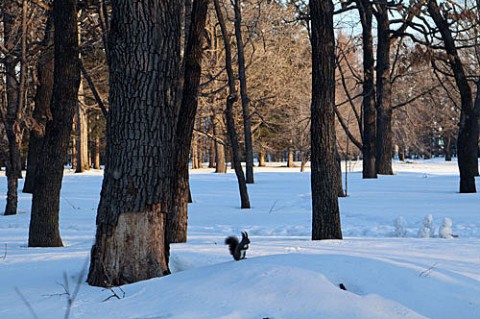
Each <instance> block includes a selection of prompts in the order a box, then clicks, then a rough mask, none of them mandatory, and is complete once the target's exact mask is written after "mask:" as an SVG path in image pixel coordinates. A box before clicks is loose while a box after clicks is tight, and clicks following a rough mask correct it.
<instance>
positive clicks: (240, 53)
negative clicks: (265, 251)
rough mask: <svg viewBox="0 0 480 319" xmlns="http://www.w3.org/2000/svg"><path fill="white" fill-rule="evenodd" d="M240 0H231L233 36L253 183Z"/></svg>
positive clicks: (248, 170)
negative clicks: (235, 43)
mask: <svg viewBox="0 0 480 319" xmlns="http://www.w3.org/2000/svg"><path fill="white" fill-rule="evenodd" d="M240 1H241V0H233V1H232V3H233V8H234V11H235V20H234V21H233V22H234V25H235V38H236V42H237V58H238V80H239V82H240V98H241V101H242V114H243V130H244V134H245V158H246V159H245V164H246V175H247V180H246V181H247V184H253V183H254V178H253V141H252V139H253V138H252V128H251V123H250V122H251V121H250V105H249V104H250V99H249V97H248V94H247V74H246V67H245V53H244V45H243V39H242V9H241V3H240Z"/></svg>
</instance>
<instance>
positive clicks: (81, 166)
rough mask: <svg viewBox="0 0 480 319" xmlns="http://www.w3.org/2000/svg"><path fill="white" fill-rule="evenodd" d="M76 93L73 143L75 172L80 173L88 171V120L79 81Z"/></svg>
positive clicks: (81, 86)
mask: <svg viewBox="0 0 480 319" xmlns="http://www.w3.org/2000/svg"><path fill="white" fill-rule="evenodd" d="M78 93H79V95H78V102H77V104H76V107H75V130H76V132H75V139H76V142H75V145H76V153H77V165H76V167H75V173H82V172H84V171H88V170H89V169H90V166H89V165H88V120H87V111H86V109H85V107H84V100H85V99H84V92H83V85H82V82H81V81H80V88H79V91H78Z"/></svg>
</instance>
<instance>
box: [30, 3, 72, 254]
mask: <svg viewBox="0 0 480 319" xmlns="http://www.w3.org/2000/svg"><path fill="white" fill-rule="evenodd" d="M53 18H54V24H55V66H54V83H53V97H52V104H51V112H52V120H50V121H48V122H47V126H46V130H45V137H44V142H43V149H42V152H41V156H40V159H39V161H38V163H37V167H36V170H35V185H34V190H33V197H32V216H31V219H30V231H29V238H28V246H29V247H57V246H62V240H61V238H60V231H59V210H60V189H61V187H62V178H63V169H64V163H65V158H66V155H67V150H68V144H69V140H70V137H71V132H72V121H73V114H74V112H75V104H76V102H77V98H78V96H77V95H78V86H79V83H80V69H79V65H78V41H77V39H78V38H77V1H76V0H61V1H60V0H56V1H54V3H53Z"/></svg>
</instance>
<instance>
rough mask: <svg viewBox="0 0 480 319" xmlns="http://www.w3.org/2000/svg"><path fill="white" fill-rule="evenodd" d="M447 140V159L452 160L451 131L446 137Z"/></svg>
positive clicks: (445, 140)
mask: <svg viewBox="0 0 480 319" xmlns="http://www.w3.org/2000/svg"><path fill="white" fill-rule="evenodd" d="M444 142H445V161H446V162H451V161H452V136H451V134H450V133H447V134H446V135H445V137H444Z"/></svg>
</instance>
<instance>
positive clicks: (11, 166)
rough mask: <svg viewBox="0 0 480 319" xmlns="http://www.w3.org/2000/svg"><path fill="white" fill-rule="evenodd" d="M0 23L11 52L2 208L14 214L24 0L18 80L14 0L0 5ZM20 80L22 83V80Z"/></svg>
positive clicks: (7, 65)
mask: <svg viewBox="0 0 480 319" xmlns="http://www.w3.org/2000/svg"><path fill="white" fill-rule="evenodd" d="M2 9H3V10H2V11H3V25H4V34H3V38H4V42H5V46H6V47H7V49H9V50H10V51H11V52H10V54H7V55H6V57H5V59H4V62H3V63H4V66H5V74H6V79H5V85H6V98H7V110H6V112H5V115H4V116H5V117H4V118H3V122H4V127H5V133H6V136H7V140H8V152H7V157H6V161H5V165H6V175H7V204H6V208H5V215H15V214H17V204H18V178H21V176H22V170H21V164H20V157H21V156H20V142H21V139H22V138H21V128H20V123H19V115H20V114H19V113H20V112H21V110H22V109H23V106H22V105H23V101H24V87H25V83H24V82H25V80H24V77H25V76H26V75H25V72H26V58H25V57H24V55H25V51H26V47H25V46H26V42H24V41H26V32H27V31H26V1H23V10H22V11H23V12H24V14H22V29H23V31H22V36H21V38H22V40H21V42H22V48H21V51H22V61H21V72H20V77H21V79H20V82H21V83H19V82H18V80H17V75H16V74H17V70H16V68H17V63H18V62H17V56H15V55H13V51H14V49H15V43H16V41H17V40H16V39H15V38H14V37H15V28H16V27H17V26H16V23H15V19H16V18H17V16H18V15H19V14H20V13H21V12H20V7H19V6H18V4H17V3H16V2H11V3H10V4H4V5H3V8H2ZM22 82H23V83H22Z"/></svg>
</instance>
